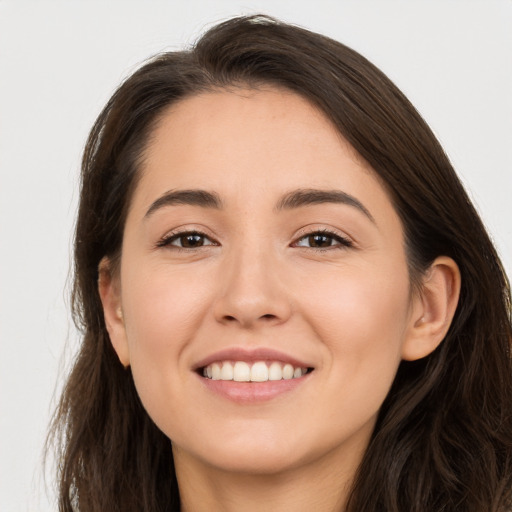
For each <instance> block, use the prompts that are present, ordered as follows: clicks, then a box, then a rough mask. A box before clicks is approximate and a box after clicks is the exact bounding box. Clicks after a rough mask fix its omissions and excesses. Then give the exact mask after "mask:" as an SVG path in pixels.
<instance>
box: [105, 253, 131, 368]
mask: <svg viewBox="0 0 512 512" xmlns="http://www.w3.org/2000/svg"><path fill="white" fill-rule="evenodd" d="M98 291H99V294H100V298H101V303H102V305H103V315H104V317H105V325H106V327H107V332H108V334H109V336H110V341H111V343H112V346H113V347H114V350H115V351H116V353H117V356H118V357H119V360H120V361H121V364H122V365H123V366H124V367H125V368H127V367H128V366H129V365H130V354H129V350H128V342H127V339H126V328H125V324H124V318H123V309H122V304H121V287H120V282H119V276H118V275H115V273H114V271H113V270H112V264H111V262H110V260H109V259H108V258H107V257H104V258H103V259H102V260H101V261H100V264H99V265H98Z"/></svg>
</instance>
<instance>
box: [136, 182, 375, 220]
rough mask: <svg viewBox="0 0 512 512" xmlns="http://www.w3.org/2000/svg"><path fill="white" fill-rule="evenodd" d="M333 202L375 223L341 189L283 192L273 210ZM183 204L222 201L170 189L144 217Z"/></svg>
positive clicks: (209, 194) (207, 194)
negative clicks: (355, 210) (357, 211)
mask: <svg viewBox="0 0 512 512" xmlns="http://www.w3.org/2000/svg"><path fill="white" fill-rule="evenodd" d="M323 203H334V204H344V205H348V206H352V207H354V208H356V209H357V210H359V211H360V212H361V213H363V214H364V215H365V216H366V217H368V219H370V220H371V221H372V222H373V223H374V224H375V219H374V218H373V216H372V214H371V213H370V212H369V211H368V209H367V208H366V207H365V206H364V205H363V204H362V203H361V202H360V201H359V200H358V199H356V198H355V197H354V196H352V195H350V194H347V193H346V192H343V191H341V190H320V189H309V188H308V189H298V190H293V191H291V192H288V193H287V194H285V195H284V196H283V197H282V198H281V199H280V200H279V201H278V202H277V204H276V206H275V210H276V211H282V210H294V209H297V208H302V207H304V206H312V205H315V204H323ZM177 204H185V205H190V206H200V207H202V208H213V209H215V210H221V209H222V208H223V203H222V200H221V198H220V196H219V195H218V194H217V193H216V192H209V191H207V190H201V189H190V190H170V191H168V192H166V193H165V194H164V195H162V196H161V197H159V198H158V199H157V200H156V201H154V202H153V203H152V204H151V206H150V207H149V209H148V211H147V212H146V214H145V216H144V217H145V218H147V217H149V216H150V215H152V214H153V213H154V212H156V211H157V210H159V209H160V208H163V207H164V206H173V205H177Z"/></svg>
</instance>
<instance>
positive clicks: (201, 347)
mask: <svg viewBox="0 0 512 512" xmlns="http://www.w3.org/2000/svg"><path fill="white" fill-rule="evenodd" d="M113 290H117V291H115V292H113V293H114V294H115V295H116V297H118V299H119V301H120V312H119V325H118V326H117V327H115V328H109V331H110V334H111V338H112V341H113V343H114V346H115V348H116V350H117V352H118V354H119V356H120V359H121V361H122V362H123V363H125V364H130V365H131V369H132V372H133V377H134V380H135V384H136V387H137V390H138V393H139V394H140V397H141V400H142V402H143V404H144V406H145V408H146V409H147V411H148V413H149V415H150V416H151V418H152V419H153V420H154V421H155V423H156V424H157V425H158V427H159V428H160V429H161V430H162V431H163V432H164V433H165V434H166V435H167V436H169V438H171V440H172V441H173V446H174V449H175V457H177V458H180V457H181V458H183V459H185V458H188V459H190V460H194V461H195V462H196V463H199V464H204V465H207V466H209V467H214V468H221V469H224V470H236V471H239V472H240V471H241V472H243V471H247V472H262V473H268V472H276V471H282V470H285V469H287V468H297V467H301V466H303V465H307V464H310V463H312V462H314V461H322V460H327V459H330V460H338V461H343V463H344V464H349V465H350V464H352V466H353V465H354V464H357V462H358V461H359V459H360V457H361V454H362V452H363V451H364V449H365V447H366V445H367V443H368V440H369V437H370V435H371V432H372V429H373V426H374V423H375V419H376V415H377V412H378V410H379V407H380V406H381V404H382V402H383V400H384V398H385V396H386V394H387V392H388V390H389V388H390V385H391V383H392V381H393V378H394V376H395V373H396V370H397V367H398V365H399V362H400V360H401V358H402V353H403V349H404V346H405V345H406V344H407V342H408V337H409V333H410V330H411V323H412V322H413V318H412V314H411V307H412V306H411V300H412V299H411V294H410V286H409V275H408V268H407V262H406V256H405V251H404V239H403V232H402V227H401V223H400V221H399V218H398V216H397V214H396V212H395V211H394V209H393V207H392V204H391V202H390V200H389V198H388V196H387V194H386V192H385V191H384V189H383V188H382V186H381V185H380V184H379V182H378V181H377V179H376V178H375V177H374V174H373V173H372V171H371V169H369V167H368V165H367V164H365V163H364V162H363V161H362V160H361V158H360V157H358V155H357V154H356V153H355V151H354V150H353V149H352V148H351V146H349V144H348V143H347V142H346V141H345V140H344V139H343V138H341V137H340V135H339V134H338V133H337V132H336V130H335V129H334V128H333V126H332V125H331V124H330V122H329V121H328V120H327V119H326V117H325V116H324V115H323V114H321V113H320V112H319V111H318V110H317V109H316V108H314V107H313V106H312V105H311V104H310V103H308V102H307V101H306V100H304V99H303V98H301V97H299V96H297V95H295V94H293V93H291V92H287V91H283V90H276V89H261V90H257V91H255V90H242V89H240V90H236V89H235V90H234V91H230V92H228V91H219V92H210V93H204V94H201V95H198V96H194V97H192V98H189V99H186V100H183V101H181V102H179V103H177V104H175V105H173V106H172V107H171V108H169V109H168V110H167V111H166V113H165V114H164V115H163V117H162V118H161V120H160V122H159V124H158V126H157V128H156V130H155V132H154V134H153V137H152V138H151V140H150V143H149V146H148V148H147V152H146V158H145V160H144V163H143V166H142V169H141V179H140V181H139V183H138V185H137V188H136V190H135V192H134V195H133V198H132V202H131V205H130V209H129V213H128V217H127V221H126V227H125V232H124V240H123V247H122V257H121V268H120V274H119V283H118V284H116V286H114V287H113ZM121 310H122V313H121ZM251 372H252V373H251ZM290 377H292V378H290ZM233 378H234V379H235V380H230V379H233ZM247 379H249V382H247ZM269 379H270V380H269ZM274 379H275V380H274Z"/></svg>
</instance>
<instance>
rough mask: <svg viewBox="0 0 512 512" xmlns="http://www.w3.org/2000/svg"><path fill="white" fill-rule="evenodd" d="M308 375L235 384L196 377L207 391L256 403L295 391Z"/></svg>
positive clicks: (248, 402)
mask: <svg viewBox="0 0 512 512" xmlns="http://www.w3.org/2000/svg"><path fill="white" fill-rule="evenodd" d="M310 375H311V374H310V373H307V374H306V375H303V376H302V377H298V378H295V379H286V380H285V379H282V380H268V381H266V382H235V381H233V380H213V379H207V378H205V377H201V376H198V377H199V378H200V379H201V381H202V382H203V384H204V385H205V386H206V387H207V388H208V390H209V391H211V392H213V393H215V394H217V395H220V396H222V397H224V398H227V399H228V400H231V401H233V402H238V403H246V404H250V403H258V402H266V401H268V400H272V399H273V398H276V397H278V396H280V395H283V394H285V393H288V392H290V391H293V390H295V389H297V387H299V386H300V385H301V384H303V383H305V382H306V381H307V380H308V379H309V377H310Z"/></svg>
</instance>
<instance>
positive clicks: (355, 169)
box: [134, 88, 390, 207]
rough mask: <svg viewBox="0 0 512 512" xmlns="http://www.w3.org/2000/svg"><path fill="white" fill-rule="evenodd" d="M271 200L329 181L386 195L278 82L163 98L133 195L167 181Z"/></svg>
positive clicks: (143, 195)
mask: <svg viewBox="0 0 512 512" xmlns="http://www.w3.org/2000/svg"><path fill="white" fill-rule="evenodd" d="M180 188H185V189H191V188H194V189H196V188H200V189H207V190H215V191H217V192H219V194H220V195H221V196H223V197H224V198H225V199H226V202H227V204H229V201H230V199H233V198H238V199H240V200H242V201H243V202H244V203H245V204H250V203H251V201H252V200H255V201H256V200H261V199H262V198H265V199H267V200H268V201H269V202H270V201H272V200H274V199H275V197H277V195H282V193H284V192H286V191H288V190H290V189H293V188H321V189H326V188H331V189H332V188H337V189H342V190H344V191H345V192H347V193H350V194H352V195H362V196H363V197H366V200H367V201H369V202H371V203H372V204H374V205H376V204H378V203H387V206H388V207H389V206H390V201H389V199H388V197H387V194H386V193H385V191H384V189H383V188H382V186H381V185H380V183H379V181H378V180H377V179H376V178H375V176H374V172H373V171H372V170H371V168H370V167H369V166H368V164H367V163H366V162H365V161H364V160H363V159H362V158H361V157H360V156H359V155H358V154H357V152H356V151H355V150H354V149H353V148H352V146H350V144H349V143H348V142H347V141H346V140H345V139H344V138H343V137H342V136H341V135H340V134H339V132H338V131H337V130H336V128H335V127H334V126H333V125H332V123H331V122H330V121H329V119H327V117H326V116H325V115H324V114H323V113H322V112H321V111H320V110H319V109H318V108H317V107H316V106H314V105H313V104H312V103H310V102H309V101H307V100H306V99H304V98H303V97H301V96H299V95H298V94H295V93H293V92H290V91H288V90H285V89H275V88H265V89H257V90H255V89H231V90H219V91H213V92H207V93H202V94H199V95H196V96H192V97H189V98H187V99H184V100H182V101H180V102H178V103H176V104H173V105H172V106H170V107H169V108H168V109H167V110H166V111H165V112H164V113H163V114H162V116H161V117H160V119H159V121H158V123H157V125H156V127H155V129H154V131H153V133H152V136H151V137H150V140H149V144H148V146H147V148H146V151H145V158H144V163H143V166H142V168H141V180H140V181H139V186H138V187H137V189H138V190H137V191H136V194H135V196H136V197H134V201H136V202H141V203H145V204H148V203H150V202H151V201H154V199H155V197H157V196H158V195H161V194H162V193H163V192H165V191H167V190H172V189H180Z"/></svg>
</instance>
